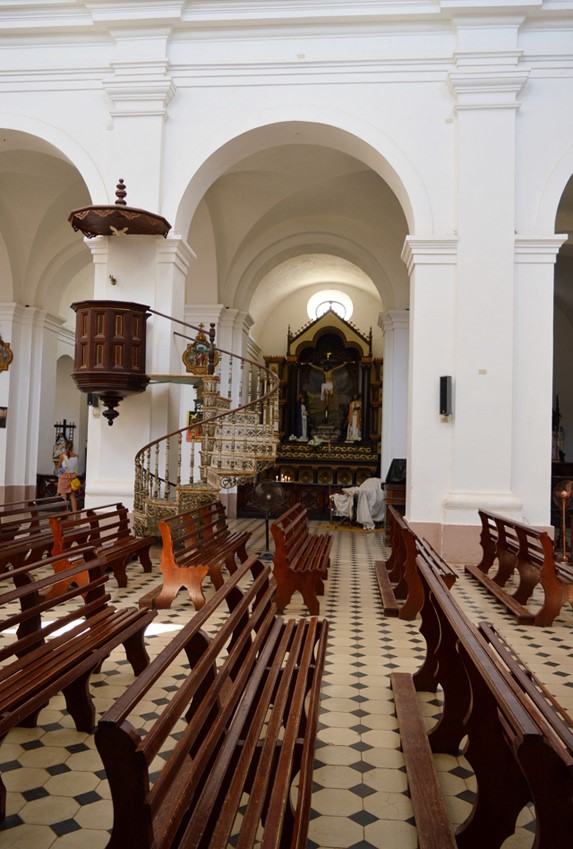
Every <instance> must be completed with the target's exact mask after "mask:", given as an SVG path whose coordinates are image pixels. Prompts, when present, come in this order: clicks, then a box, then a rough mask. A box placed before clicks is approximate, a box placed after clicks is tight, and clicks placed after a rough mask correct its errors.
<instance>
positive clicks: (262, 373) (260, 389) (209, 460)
mask: <svg viewBox="0 0 573 849" xmlns="http://www.w3.org/2000/svg"><path fill="white" fill-rule="evenodd" d="M151 312H154V311H153V310H151ZM157 315H159V316H162V317H164V318H171V317H170V316H163V315H162V314H161V313H157ZM172 320H173V321H176V322H177V323H179V324H183V325H185V327H187V328H191V329H193V330H196V331H199V332H201V333H202V331H203V328H202V327H195V326H194V325H191V324H188V323H187V322H183V321H180V320H179V319H172ZM177 335H178V336H183V334H181V333H177ZM214 336H215V331H214V325H211V329H210V332H209V351H208V363H207V365H206V368H205V371H206V373H205V374H202V375H201V376H200V377H199V378H195V382H199V381H200V382H202V384H203V386H202V393H201V394H202V397H203V409H202V417H201V419H200V420H198V421H194V422H191V423H189V424H187V425H185V426H184V427H182V428H179V429H178V430H175V431H172V432H171V433H169V434H167V435H165V436H162V437H159V438H158V439H154V440H153V441H152V442H149V443H148V444H147V445H145V446H144V447H143V448H141V449H140V450H139V451H138V452H137V454H136V456H135V487H134V526H135V529H136V532H137V533H155V532H156V530H157V521H158V519H160V518H162V517H164V516H169V515H174V514H175V513H177V512H181V511H183V510H185V509H189V507H191V506H195V505H196V504H197V503H200V502H201V501H207V500H212V498H213V497H214V495H215V494H216V493H218V492H219V491H220V489H222V488H229V487H232V486H235V485H237V484H239V483H242V482H247V481H252V480H254V479H255V478H256V476H257V475H258V474H259V472H261V471H263V470H264V469H266V468H268V467H269V466H272V465H273V463H274V459H275V456H276V450H277V444H278V420H279V416H278V388H279V379H278V377H277V376H276V375H275V374H274V373H273V372H271V371H270V370H269V369H267V368H266V367H265V366H263V365H261V364H260V363H257V362H255V361H254V360H250V359H248V358H246V357H243V356H241V355H239V354H235V353H232V352H230V351H225V350H223V349H221V348H218V347H216V346H215V344H214ZM183 338H187V339H189V337H188V336H183ZM190 341H193V340H192V339H190ZM189 377H190V379H193V378H191V376H189ZM233 399H239V401H233ZM233 404H236V406H233Z"/></svg>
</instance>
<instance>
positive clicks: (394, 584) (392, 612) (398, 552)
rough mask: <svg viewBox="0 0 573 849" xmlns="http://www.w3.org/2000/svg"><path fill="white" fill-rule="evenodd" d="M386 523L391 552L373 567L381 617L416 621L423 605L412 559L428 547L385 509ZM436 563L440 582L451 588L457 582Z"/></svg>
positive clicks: (448, 569) (450, 571) (391, 509)
mask: <svg viewBox="0 0 573 849" xmlns="http://www.w3.org/2000/svg"><path fill="white" fill-rule="evenodd" d="M387 521H389V522H390V531H389V532H390V544H391V546H392V552H391V554H390V557H389V558H388V559H387V560H377V561H375V563H374V569H375V572H376V578H377V580H378V587H379V589H380V595H381V597H382V604H383V606H384V613H385V615H386V616H399V617H400V619H404V620H405V621H410V620H412V619H415V618H416V616H417V615H418V613H419V612H420V610H421V609H422V604H423V602H424V590H423V587H422V584H421V581H420V577H419V575H418V569H417V566H416V556H417V554H418V553H419V551H420V549H424V548H425V547H426V546H429V543H428V542H427V541H426V540H425V539H422V538H421V537H419V536H418V535H417V534H416V533H415V532H414V531H413V530H412V528H411V527H410V525H409V524H408V522H407V521H406V519H405V518H404V517H403V516H402V515H401V514H400V513H399V512H398V511H397V510H396V509H395V508H394V507H391V506H389V507H388V509H387ZM440 563H441V568H442V569H443V576H442V577H443V580H444V581H445V582H446V584H447V586H448V587H451V586H453V584H454V582H455V580H456V578H457V575H456V573H455V571H454V570H453V569H452V568H451V566H449V565H448V564H447V563H446V562H445V561H444V560H442V559H441V558H440Z"/></svg>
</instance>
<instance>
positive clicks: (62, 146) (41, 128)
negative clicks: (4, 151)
mask: <svg viewBox="0 0 573 849" xmlns="http://www.w3.org/2000/svg"><path fill="white" fill-rule="evenodd" d="M0 127H1V128H2V129H6V130H11V131H13V132H16V133H26V134H27V135H30V136H33V137H35V138H36V139H39V140H41V141H43V142H45V143H46V144H48V145H50V146H51V148H52V151H51V152H52V153H53V154H54V155H58V154H59V155H60V158H62V159H65V160H66V161H67V162H69V163H70V165H72V166H73V167H74V168H76V170H77V171H78V173H79V174H80V176H81V178H82V180H83V181H84V182H85V184H86V187H87V190H88V193H89V196H90V200H91V202H92V203H106V202H107V201H109V197H108V190H107V189H106V186H105V183H104V182H103V179H102V176H101V174H100V173H99V171H98V169H97V167H96V165H95V163H94V161H93V159H92V158H91V156H90V155H89V154H88V152H87V151H86V150H85V148H84V147H82V145H80V144H78V142H77V141H75V140H74V139H73V138H72V137H71V136H69V135H67V134H66V133H65V132H63V131H61V130H59V129H58V128H57V127H54V126H52V125H51V124H46V123H44V122H43V121H39V120H38V119H35V118H30V117H28V116H25V115H14V114H10V113H3V114H2V116H1V118H0ZM37 149H39V150H41V149H42V148H41V147H40V148H37ZM0 150H1V148H0ZM109 188H110V189H112V190H113V192H115V185H114V186H112V187H109Z"/></svg>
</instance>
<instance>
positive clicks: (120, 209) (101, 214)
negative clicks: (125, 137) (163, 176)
mask: <svg viewBox="0 0 573 849" xmlns="http://www.w3.org/2000/svg"><path fill="white" fill-rule="evenodd" d="M115 194H116V198H117V200H116V202H115V205H114V206H85V207H82V208H81V209H74V210H72V212H70V214H69V215H68V221H69V222H70V224H71V225H72V227H73V228H74V230H76V231H77V230H80V231H81V232H82V233H83V234H84V236H86V237H87V238H88V239H93V238H94V236H128V235H131V236H163V237H164V238H166V237H167V234H168V233H169V231H170V230H171V224H170V223H169V222H168V221H166V220H165V218H162V216H161V215H156V214H155V213H153V212H148V211H147V210H146V209H136V208H134V207H131V206H127V205H126V202H125V197H126V195H127V189H126V187H125V183H124V181H123V180H122V179H120V181H119V183H118V184H117V186H116V192H115Z"/></svg>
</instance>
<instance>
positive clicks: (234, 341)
mask: <svg viewBox="0 0 573 849" xmlns="http://www.w3.org/2000/svg"><path fill="white" fill-rule="evenodd" d="M253 323H254V322H253V319H252V318H251V316H250V315H249V314H248V313H246V312H243V311H242V310H236V309H226V310H224V311H223V312H222V313H221V316H220V318H219V323H218V325H217V345H218V346H219V347H220V348H223V349H224V350H226V351H232V352H233V353H234V354H239V355H240V356H242V357H246V356H247V351H248V347H249V330H250V329H251V327H252V326H253ZM224 360H225V363H227V362H228V359H227V358H226V357H225V358H224ZM245 369H247V367H246V366H245ZM248 375H249V372H248V370H243V381H242V383H243V385H242V386H241V364H240V361H239V360H236V361H233V373H232V375H231V376H230V388H231V398H232V400H233V402H234V405H233V406H235V405H240V404H244V403H245V402H246V400H247V394H248V393H247V386H246V385H245V384H246V381H247V379H248ZM228 391H229V374H228V373H227V374H225V373H224V369H222V371H221V392H222V393H223V394H225V395H228ZM239 391H242V397H239Z"/></svg>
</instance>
